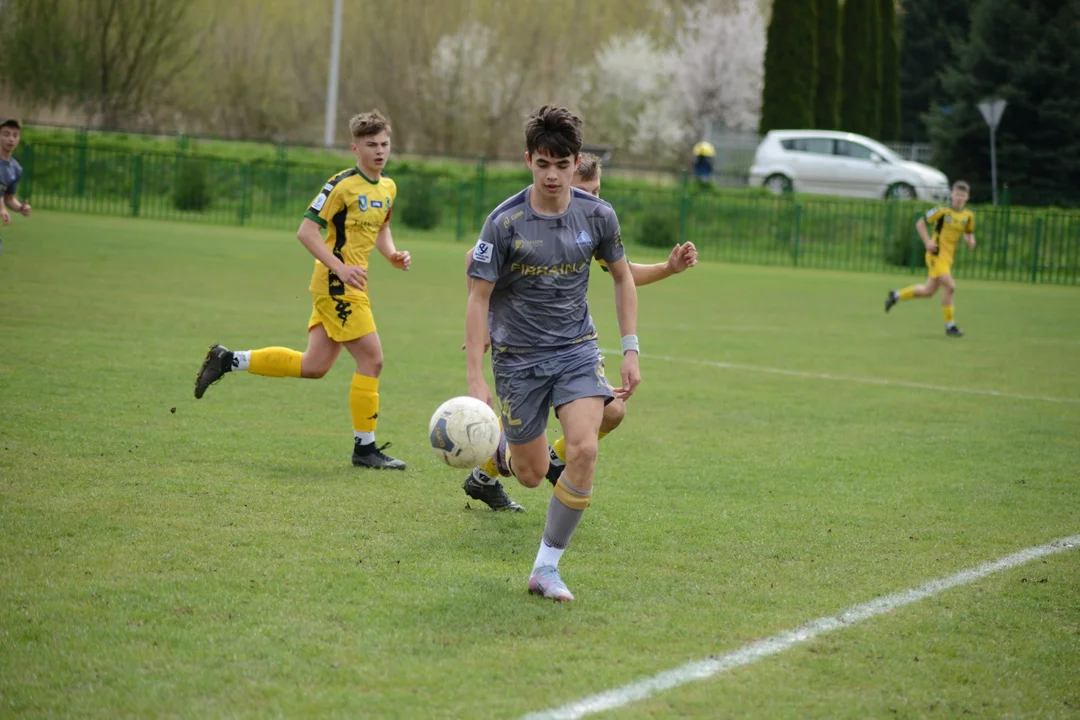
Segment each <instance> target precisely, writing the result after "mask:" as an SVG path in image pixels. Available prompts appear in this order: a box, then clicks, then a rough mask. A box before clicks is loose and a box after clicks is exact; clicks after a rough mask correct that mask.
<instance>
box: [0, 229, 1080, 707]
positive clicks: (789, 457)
mask: <svg viewBox="0 0 1080 720" xmlns="http://www.w3.org/2000/svg"><path fill="white" fill-rule="evenodd" d="M448 238H449V235H447V234H441V235H424V234H419V233H407V232H405V231H399V232H398V233H397V242H398V245H399V247H402V248H404V249H408V250H410V251H411V252H412V253H413V256H414V268H413V270H412V271H411V272H409V273H408V274H404V273H399V272H397V271H393V270H392V269H391V268H390V267H389V266H388V265H387V264H386V263H383V262H382V261H381V260H376V261H375V262H374V266H373V270H372V278H371V281H370V288H371V292H372V296H373V304H374V307H375V312H376V319H377V321H378V322H379V324H380V335H381V337H382V340H383V344H384V347H385V352H386V358H387V362H386V367H385V370H384V373H383V376H382V381H381V387H380V393H381V396H382V408H381V412H380V425H379V431H378V434H379V438H380V441H391V442H393V444H394V445H393V448H392V450H391V452H392V453H393V454H394V455H396V456H399V457H402V458H404V459H406V460H407V461H408V462H409V463H410V467H409V469H408V470H407V471H406V472H405V473H402V474H394V475H385V474H373V473H371V472H365V471H359V470H357V469H354V468H353V467H351V465H350V464H349V461H348V458H349V455H348V454H349V451H350V447H351V436H350V435H351V434H350V432H349V419H348V408H347V403H346V391H347V386H348V377H349V372H350V368H349V367H348V365H347V363H346V362H345V361H344V360H342V361H341V362H340V363H339V366H338V367H337V368H335V370H334V371H333V372H332V373H331V374H330V375H328V376H327V377H326V378H325V379H323V380H321V381H318V382H314V381H298V380H271V379H267V378H259V377H250V376H238V377H231V376H230V377H227V378H225V379H224V381H223V382H222V383H221V384H219V385H217V386H215V387H213V388H212V389H211V390H210V392H209V393H208V394H207V396H206V398H204V399H203V400H200V401H195V400H194V399H193V397H192V392H191V388H192V381H193V378H194V374H195V371H196V369H197V367H198V365H199V362H200V361H201V359H202V356H203V354H204V353H205V349H206V346H207V345H208V344H210V343H211V342H214V341H219V342H223V343H224V344H226V345H228V346H230V347H234V348H237V349H244V348H253V347H262V346H267V345H288V346H292V347H297V348H301V347H302V346H303V343H304V341H305V337H304V323H305V322H306V320H307V318H308V313H309V309H310V305H309V299H308V296H307V292H306V287H307V281H308V277H309V272H310V260H309V259H308V258H307V256H306V255H305V252H304V251H303V249H302V248H301V247H300V245H299V244H298V243H297V242H296V241H295V239H294V238H293V237H292V234H291V233H289V232H284V231H265V230H251V229H237V228H224V227H209V226H202V225H194V224H181V223H167V222H153V221H141V220H124V219H113V218H101V217H90V216H82V215H74V214H59V213H35V215H34V217H32V218H31V219H29V220H24V219H23V218H16V219H15V220H14V222H13V224H12V226H10V227H8V228H4V229H3V241H4V244H3V251H2V253H0V349H2V352H0V503H2V506H0V716H3V717H57V716H63V717H102V718H121V717H198V718H203V717H260V718H261V717H372V718H374V717H379V718H383V717H385V718H428V717H430V718H487V717H493V718H507V717H519V716H521V715H524V714H526V713H530V712H535V711H543V710H545V709H550V708H553V707H556V706H560V705H562V704H564V703H567V702H571V701H574V700H576V699H579V698H581V697H584V696H588V695H592V694H594V693H598V692H601V691H604V690H608V689H611V688H616V687H619V686H622V685H624V684H626V683H630V682H633V681H637V680H640V679H643V678H647V677H649V676H652V675H654V674H655V673H658V672H661V671H664V670H667V669H671V668H675V667H678V666H681V665H683V664H685V663H687V662H690V661H694V660H699V659H702V658H705V657H708V656H712V655H721V654H724V653H728V652H731V651H734V650H737V649H738V648H740V647H742V646H744V645H746V644H747V643H750V642H753V641H755V640H760V639H762V638H766V637H769V636H772V635H775V634H777V633H781V632H783V631H786V630H790V629H793V628H795V627H797V626H799V625H800V624H802V623H804V622H807V621H809V620H812V619H815V618H819V617H822V616H826V615H830V614H836V613H839V612H841V611H842V610H844V609H845V608H848V607H850V606H852V605H855V604H858V603H863V602H866V601H869V600H873V599H874V598H878V597H880V596H883V595H885V594H888V593H893V592H897V591H902V590H905V589H908V588H913V587H916V586H919V585H922V584H923V583H926V582H928V581H930V580H934V579H936V578H941V577H945V576H948V575H952V574H953V573H956V572H959V571H961V570H964V569H966V568H971V567H974V566H976V565H979V564H981V563H983V562H986V561H989V560H994V559H997V558H1000V557H1003V556H1005V555H1008V554H1010V553H1013V552H1016V551H1018V550H1022V549H1024V548H1028V547H1032V546H1036V545H1042V544H1045V543H1047V542H1050V541H1052V540H1054V539H1057V538H1061V537H1065V536H1070V535H1075V534H1077V533H1080V481H1078V477H1077V468H1078V467H1080V312H1078V310H1080V294H1078V291H1077V290H1076V289H1075V288H1072V289H1070V288H1064V287H1049V286H1024V285H1017V284H993V283H983V282H975V281H962V282H961V285H960V288H959V291H958V294H957V320H958V322H959V323H960V324H961V325H962V326H963V327H964V329H965V330H966V331H967V333H968V334H967V336H966V337H964V338H962V339H959V340H955V339H949V338H946V337H945V336H944V334H943V331H942V323H941V313H940V310H939V308H938V306H937V304H936V302H933V301H931V302H919V303H906V304H903V305H901V306H899V307H897V308H896V309H894V310H893V312H892V313H891V314H890V315H888V316H886V315H884V314H883V313H882V300H883V299H884V294H885V291H886V289H887V288H889V287H893V286H897V285H901V284H905V283H906V282H908V281H909V280H910V276H908V275H906V274H905V275H898V276H895V277H889V276H886V275H861V274H853V273H840V272H824V271H814V270H792V269H781V268H758V267H751V266H728V265H722V264H715V263H703V264H702V266H700V267H699V268H697V269H695V270H693V271H691V272H689V273H687V274H686V275H683V276H679V277H677V278H674V279H672V280H669V281H666V282H664V283H661V284H659V285H656V286H652V287H647V288H643V289H641V291H640V300H641V312H640V325H639V335H640V336H641V341H642V348H643V353H644V354H643V357H642V361H641V364H642V371H643V375H644V383H643V385H642V387H641V389H640V391H639V392H638V394H637V395H636V396H635V397H634V399H633V400H632V402H631V404H630V414H629V416H628V418H627V421H626V423H625V425H624V426H623V427H622V428H620V429H619V430H618V431H617V432H616V433H614V434H613V435H611V436H610V437H609V438H607V439H605V440H604V441H603V443H602V444H601V457H600V462H599V466H598V471H597V481H596V485H597V490H596V492H595V495H594V500H593V504H592V507H591V508H590V509H589V511H588V512H587V514H586V516H585V519H584V521H583V522H582V525H581V527H580V529H579V531H578V532H577V534H576V535H575V537H574V542H573V544H572V546H571V548H570V550H569V551H568V552H567V554H566V555H565V557H564V558H563V561H562V563H561V568H562V571H563V576H564V578H565V579H566V580H567V582H568V584H569V585H570V587H571V589H572V590H573V591H574V593H575V595H576V596H577V600H576V601H575V602H573V603H571V604H567V605H556V604H553V603H550V602H546V601H542V600H540V599H538V598H535V597H531V596H529V595H528V594H527V593H526V589H525V580H526V577H527V574H528V571H529V569H530V567H531V563H532V559H533V557H534V555H535V552H536V547H537V544H538V542H539V537H540V533H541V530H542V527H543V522H544V509H545V507H546V504H547V500H548V497H549V496H550V487H549V486H547V484H545V485H544V487H543V488H540V489H537V490H531V491H530V490H526V489H523V488H520V487H518V486H516V484H515V485H510V484H508V486H507V487H508V489H509V491H510V493H511V495H512V497H514V498H515V499H517V500H519V501H520V502H522V503H523V504H524V505H525V506H526V507H527V509H528V512H526V513H523V514H517V515H506V514H496V513H492V512H490V511H488V510H487V508H486V507H482V506H480V507H478V506H477V503H476V502H468V501H467V500H468V499H467V498H466V497H465V495H464V494H463V492H462V491H461V488H460V484H461V481H462V479H463V473H461V472H459V471H455V470H451V469H450V468H447V467H445V466H442V465H440V464H438V462H437V461H436V459H435V457H434V456H433V454H432V453H430V451H428V450H427V449H426V447H425V441H426V437H425V436H426V428H427V420H428V417H429V415H430V413H431V412H432V411H433V410H434V408H435V407H436V405H438V404H439V402H441V401H442V400H444V399H446V398H447V397H450V396H452V395H456V394H461V393H463V392H464V391H465V382H464V380H465V378H464V374H465V373H464V359H463V357H462V355H463V354H462V353H461V351H460V350H459V347H460V342H461V337H462V325H463V316H464V287H463V286H464V283H463V281H462V278H461V269H460V268H461V255H462V252H463V246H461V245H455V244H453V243H452V242H450V241H449V240H448ZM631 252H632V253H633V256H634V257H635V258H636V259H639V260H641V259H645V257H646V256H644V255H643V254H642V253H641V251H640V250H639V249H635V248H631ZM596 275H597V277H595V278H594V281H593V283H594V288H593V293H592V311H593V315H594V317H595V318H596V320H597V323H598V326H599V328H600V331H601V337H602V339H603V340H604V342H603V343H602V344H603V345H604V346H605V347H612V346H617V335H618V333H617V329H616V326H615V322H614V309H613V302H612V293H611V289H610V282H609V280H608V279H607V278H606V277H604V276H602V275H601V274H600V273H596ZM615 365H617V361H614V360H613V359H609V368H612V369H613V366H615ZM552 437H554V435H553V436H552ZM1078 677H1080V550H1078V549H1072V550H1066V551H1064V552H1061V553H1058V554H1055V555H1053V556H1049V557H1046V558H1044V559H1042V560H1038V561H1035V562H1032V563H1030V564H1026V565H1022V566H1019V567H1016V568H1014V569H1011V570H1007V571H1003V572H1001V573H997V574H994V575H991V576H989V577H986V578H984V579H981V580H978V581H976V582H974V583H971V584H968V585H964V586H961V587H957V588H953V589H951V590H947V591H945V592H943V593H940V594H938V595H935V596H933V597H930V598H927V599H925V600H922V601H920V602H918V603H914V604H911V605H908V606H905V607H902V608H899V609H897V610H895V611H893V612H890V613H887V614H885V615H882V616H879V617H875V618H871V619H869V620H867V621H865V622H863V623H861V624H859V625H856V626H853V627H849V628H845V629H842V630H838V631H836V632H833V633H829V634H827V635H823V636H821V637H818V638H816V639H814V640H812V641H810V642H807V643H805V644H801V645H797V646H795V647H793V648H791V649H789V650H787V651H785V652H783V653H780V654H777V655H775V656H773V657H770V658H766V659H763V660H761V661H760V662H756V663H753V664H750V665H747V666H744V667H741V668H738V669H735V670H733V671H731V672H728V673H724V674H720V675H717V676H715V677H712V678H710V679H707V680H704V681H701V682H697V683H693V684H689V685H685V686H682V687H679V688H676V689H673V690H669V691H667V692H663V693H660V694H657V695H655V696H653V697H650V698H648V699H645V700H643V701H641V702H638V703H634V704H630V705H628V706H625V707H622V708H620V709H618V710H615V711H613V712H611V713H609V714H607V715H605V717H615V716H617V717H620V718H669V717H688V718H715V717H785V718H786V717H829V718H835V717H850V718H865V717H959V716H961V715H967V714H971V715H974V716H981V717H1038V718H1052V717H1075V716H1076V715H1077V714H1078V713H1080V684H1078V683H1077V678H1078Z"/></svg>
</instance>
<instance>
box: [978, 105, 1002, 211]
mask: <svg viewBox="0 0 1080 720" xmlns="http://www.w3.org/2000/svg"><path fill="white" fill-rule="evenodd" d="M1005 104H1006V103H1005V101H1004V100H1002V99H1001V98H987V99H985V100H983V101H982V102H981V103H979V112H980V113H981V114H982V116H983V120H985V121H986V124H987V125H989V126H990V186H991V190H992V194H993V199H994V205H997V149H996V145H997V142H996V139H997V128H998V123H999V122H1001V114H1002V113H1003V112H1005Z"/></svg>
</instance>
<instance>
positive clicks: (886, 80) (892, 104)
mask: <svg viewBox="0 0 1080 720" xmlns="http://www.w3.org/2000/svg"><path fill="white" fill-rule="evenodd" d="M879 14H880V16H881V131H880V136H881V139H882V140H884V141H885V142H890V141H892V140H899V139H900V57H899V55H900V53H899V47H898V46H897V38H896V0H881V5H880V7H879Z"/></svg>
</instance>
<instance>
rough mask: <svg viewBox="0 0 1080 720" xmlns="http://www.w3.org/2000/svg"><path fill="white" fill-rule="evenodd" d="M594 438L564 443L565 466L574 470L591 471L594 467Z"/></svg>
mask: <svg viewBox="0 0 1080 720" xmlns="http://www.w3.org/2000/svg"><path fill="white" fill-rule="evenodd" d="M596 454H597V453H596V437H595V436H593V437H590V438H584V439H581V440H577V441H575V442H567V443H566V464H567V465H573V466H574V467H576V468H580V469H582V470H584V469H591V468H594V467H596Z"/></svg>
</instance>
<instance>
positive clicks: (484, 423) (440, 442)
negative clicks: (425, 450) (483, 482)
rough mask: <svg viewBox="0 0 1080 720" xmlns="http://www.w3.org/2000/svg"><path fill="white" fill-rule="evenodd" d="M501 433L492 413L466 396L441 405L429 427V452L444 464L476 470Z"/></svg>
mask: <svg viewBox="0 0 1080 720" xmlns="http://www.w3.org/2000/svg"><path fill="white" fill-rule="evenodd" d="M501 433H502V428H500V427H499V418H498V416H497V415H496V414H495V411H494V410H492V409H491V408H490V407H488V405H487V403H484V402H482V401H480V400H477V399H476V398H474V397H468V396H462V397H456V398H450V399H449V400H447V401H446V402H444V403H443V404H442V405H440V406H439V408H438V409H437V410H436V411H435V414H434V415H432V416H431V423H430V424H429V425H428V438H429V439H430V440H431V449H432V450H433V451H434V452H435V454H436V455H437V456H438V457H439V459H440V460H442V461H443V462H444V463H446V464H447V465H449V466H451V467H457V468H471V467H475V466H476V465H479V464H480V463H482V462H484V461H485V460H487V459H488V458H490V457H491V456H492V455H493V454H495V448H496V447H498V445H499V436H500V435H501Z"/></svg>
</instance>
